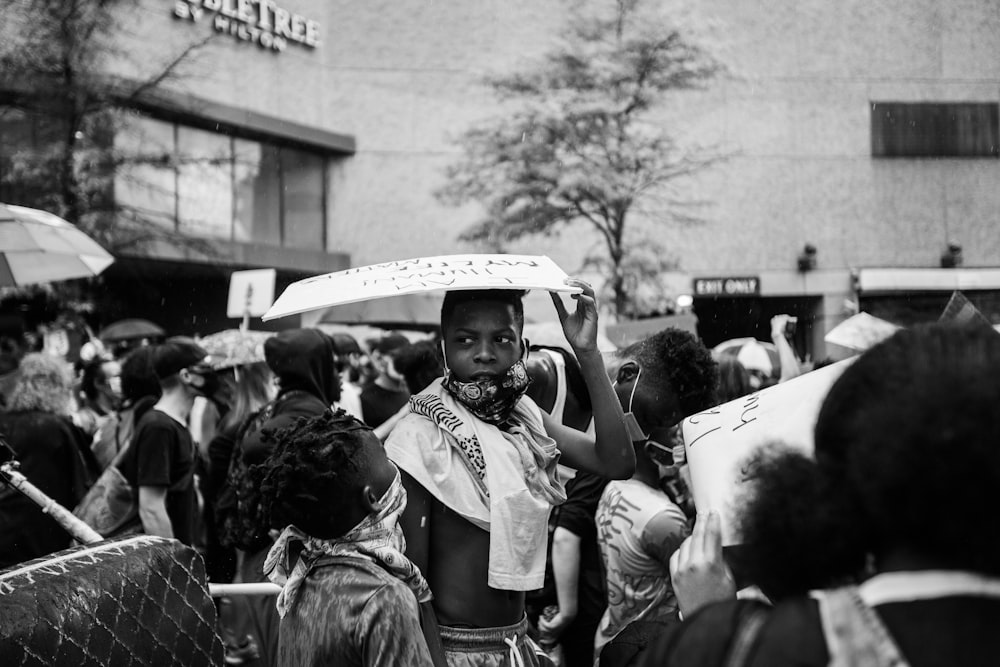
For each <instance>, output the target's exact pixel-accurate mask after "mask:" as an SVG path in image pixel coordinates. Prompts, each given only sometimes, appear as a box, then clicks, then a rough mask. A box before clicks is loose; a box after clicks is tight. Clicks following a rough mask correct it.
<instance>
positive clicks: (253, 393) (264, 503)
mask: <svg viewBox="0 0 1000 667" xmlns="http://www.w3.org/2000/svg"><path fill="white" fill-rule="evenodd" d="M574 284H575V285H577V286H579V287H580V288H581V290H582V291H581V293H580V294H579V295H575V296H574V299H575V305H574V307H571V308H567V306H566V305H565V304H564V302H563V301H562V299H561V298H560V297H558V296H557V295H553V305H554V308H555V310H556V312H557V314H558V315H559V318H560V321H561V322H562V325H563V331H564V333H565V337H566V341H567V342H568V346H566V347H551V348H545V347H538V346H534V347H531V348H530V349H529V346H528V344H527V342H526V341H525V340H524V338H523V336H522V333H523V325H524V321H523V307H522V305H521V297H522V294H521V293H519V292H513V291H504V290H481V291H474V290H473V291H464V292H454V293H449V294H448V295H447V296H446V298H445V301H444V306H443V308H442V317H441V332H440V334H439V335H437V336H434V337H433V338H428V339H427V340H422V341H417V342H411V341H410V340H408V339H407V338H405V337H403V336H401V335H399V334H395V333H389V334H387V335H385V336H383V337H381V338H378V339H374V340H369V341H360V342H359V341H358V340H356V339H354V338H353V337H351V336H350V335H348V334H345V333H337V334H333V335H330V334H326V333H323V332H321V331H319V330H317V329H293V330H288V331H283V332H281V333H278V334H276V335H274V336H272V337H270V338H268V340H267V341H266V342H265V343H264V360H263V361H260V360H256V361H253V362H249V363H246V364H240V365H235V366H226V367H220V366H219V365H218V364H215V363H213V358H212V357H211V356H210V355H209V354H208V352H207V351H206V350H205V349H204V348H203V347H202V346H201V345H200V344H199V342H198V341H197V340H196V339H191V338H184V337H174V338H169V339H167V340H165V341H163V342H161V343H158V344H155V345H148V346H141V347H137V348H135V349H133V350H131V351H128V353H127V354H124V355H121V356H118V357H117V358H116V357H113V356H111V355H109V354H107V353H104V352H99V353H97V354H95V355H94V356H93V357H92V358H90V359H88V360H87V361H86V362H82V363H80V364H79V365H78V367H77V368H76V371H77V372H76V374H75V376H74V373H73V370H74V369H72V368H70V367H68V366H67V365H66V364H64V363H63V362H61V361H60V360H58V359H56V358H55V357H52V356H49V355H47V354H44V353H38V352H33V353H29V354H26V355H23V356H20V358H19V360H18V364H17V369H16V371H13V372H12V374H11V376H10V378H11V381H10V382H8V383H6V385H5V386H6V387H7V390H6V394H5V397H4V403H5V404H4V407H3V411H2V413H0V433H2V434H3V436H4V439H5V442H6V448H7V454H8V455H9V456H10V457H14V458H16V460H17V461H18V462H19V464H20V469H21V471H22V472H23V473H24V474H25V475H26V476H27V477H28V478H29V479H30V480H31V481H32V482H33V483H34V484H36V485H37V486H38V487H39V488H40V489H41V490H42V491H44V492H45V493H47V494H48V495H49V496H51V497H52V498H54V499H55V500H56V501H57V502H59V503H60V504H62V505H64V506H66V507H68V508H73V507H74V506H76V505H77V503H79V502H80V500H81V499H82V498H83V497H84V494H85V493H86V492H87V490H88V488H89V487H90V485H91V484H93V483H94V481H95V480H96V479H97V477H98V476H99V475H100V474H101V472H102V471H103V470H105V469H106V468H107V467H108V466H116V467H117V468H118V469H119V470H120V471H121V474H122V475H123V476H124V478H125V479H126V480H127V482H128V483H129V484H130V485H131V487H132V488H133V489H134V490H135V492H136V494H137V498H138V507H139V512H138V517H137V518H136V520H135V521H133V522H132V523H131V524H130V525H128V526H123V527H122V529H121V530H120V531H118V532H117V534H126V533H129V532H144V533H146V534H152V535H159V536H163V537H172V538H175V539H178V540H180V541H182V542H184V543H186V544H188V545H191V546H193V547H195V548H197V549H199V550H200V551H201V552H202V553H203V555H204V558H205V561H206V570H207V573H208V576H209V579H210V580H211V581H213V582H217V583H230V582H234V581H239V582H263V581H273V582H275V583H278V584H279V585H280V586H281V592H280V593H279V594H278V596H277V597H276V598H275V597H274V596H255V597H251V598H247V599H243V600H235V599H226V600H221V601H220V602H219V605H218V609H219V610H220V619H221V620H220V624H219V631H220V633H222V635H223V638H224V639H225V641H226V646H227V663H228V664H241V663H242V664H248V665H266V666H271V665H283V666H289V667H290V666H293V665H294V666H299V665H327V664H337V665H404V664H405V665H436V666H438V667H441V666H443V665H452V666H459V665H484V666H491V667H492V666H499V665H509V666H510V667H515V666H520V665H550V664H552V665H567V666H569V667H575V666H583V665H587V666H591V665H595V664H599V665H601V666H602V667H615V666H619V665H622V666H624V665H649V666H652V665H706V666H707V665H748V666H756V665H762V666H763V665H792V664H794V665H827V664H829V665H855V664H864V665H873V666H875V665H890V664H896V665H902V664H910V665H915V666H921V665H951V664H963V665H986V664H994V663H995V662H996V658H995V657H994V656H997V655H1000V639H998V638H997V635H996V633H994V632H992V631H991V630H992V628H993V627H995V625H996V623H997V621H1000V566H998V565H997V564H998V563H1000V528H998V524H997V522H995V521H993V520H992V516H991V506H990V505H989V503H988V502H987V499H988V498H989V495H988V494H989V492H990V490H991V489H992V488H994V487H996V486H997V483H998V482H1000V439H998V438H1000V421H998V420H1000V417H998V416H997V415H998V413H997V411H996V410H995V406H996V404H997V402H998V399H1000V381H998V380H997V378H998V377H1000V335H998V334H997V333H996V332H995V331H993V330H992V329H991V328H989V327H976V326H958V325H954V324H952V325H949V324H946V323H941V324H933V325H924V326H917V327H913V328H911V329H907V330H901V331H900V332H898V333H896V334H895V335H893V336H892V337H891V338H889V339H887V340H885V341H883V342H881V343H879V344H878V345H876V346H875V347H873V348H872V349H870V350H868V351H867V352H865V353H863V354H862V355H861V356H860V358H858V359H857V360H856V361H855V362H854V363H853V364H851V365H850V366H849V367H848V368H847V369H846V370H845V371H844V372H843V374H842V375H841V376H840V378H839V379H838V380H837V381H836V382H835V384H834V386H833V388H832V389H831V390H830V391H829V393H828V395H827V396H826V398H825V399H824V402H823V405H822V408H821V411H820V414H819V417H818V419H817V422H816V425H815V431H814V436H815V438H814V439H815V454H814V455H813V456H811V457H810V456H807V455H805V454H802V453H795V452H792V451H791V450H789V449H788V448H785V447H783V446H782V443H778V442H776V443H773V444H772V445H770V446H768V447H766V448H764V449H762V450H760V451H759V452H757V453H756V454H755V455H754V457H755V458H754V460H753V462H752V463H753V465H752V466H751V469H752V470H753V471H754V472H753V485H752V489H753V492H752V494H750V495H749V496H748V497H746V498H745V499H744V502H743V504H742V505H741V506H740V507H739V508H737V512H736V515H737V524H738V528H739V533H740V536H741V542H740V544H739V545H738V546H736V547H734V548H732V549H726V550H724V549H723V544H722V529H721V526H720V516H719V514H717V513H715V512H707V511H701V510H700V508H698V507H697V506H696V505H695V503H694V501H693V497H692V493H691V489H690V488H689V486H688V480H689V479H690V478H689V476H688V475H687V474H686V472H687V471H686V469H685V465H686V461H685V449H684V443H683V438H682V436H681V432H680V427H679V424H680V422H681V421H682V420H683V419H684V418H685V417H687V416H690V415H692V414H695V413H698V412H701V411H703V410H705V409H708V408H711V407H713V406H715V405H718V404H720V403H722V402H725V401H729V400H733V399H736V398H739V397H741V396H744V395H747V394H749V393H752V392H754V391H760V390H761V389H765V388H766V387H767V386H769V385H770V384H774V383H777V382H782V381H787V380H791V379H793V378H794V377H795V376H797V375H799V374H800V373H803V372H805V371H806V370H807V369H806V368H805V367H804V366H803V365H802V364H800V363H799V361H798V359H797V358H796V356H795V352H794V350H793V348H792V346H791V345H790V344H789V341H788V338H787V333H788V328H787V326H788V325H787V318H784V317H777V318H775V319H774V320H772V322H771V324H772V341H773V343H774V349H775V350H776V355H777V357H778V359H779V362H780V363H779V364H777V365H775V364H770V363H764V362H763V361H762V357H761V356H760V355H761V354H762V353H761V351H760V350H759V349H754V348H753V346H752V345H751V346H750V348H748V350H747V351H746V352H745V353H743V354H741V355H735V354H733V355H721V356H720V355H718V354H715V355H713V354H712V352H711V351H710V350H708V349H707V348H706V347H705V346H704V345H703V344H702V343H701V341H700V340H699V339H698V338H697V337H696V336H694V335H693V334H691V333H688V332H684V331H680V330H677V329H667V330H664V331H661V332H659V333H656V334H654V335H651V336H649V337H648V338H646V339H644V340H641V341H639V342H636V343H634V344H632V345H629V346H627V347H625V348H623V349H621V350H618V351H617V352H615V353H614V354H613V355H612V356H611V357H602V355H601V354H600V352H599V351H598V350H597V346H596V340H597V338H596V333H597V304H596V298H595V296H594V293H593V290H592V289H591V288H590V287H589V286H588V285H586V284H585V283H583V282H575V283H574ZM366 348H367V350H366ZM741 357H742V358H741ZM199 403H200V404H202V405H205V404H208V405H211V408H212V409H211V410H208V411H204V410H202V412H201V413H199V414H209V415H212V418H211V421H212V422H213V423H211V424H210V425H209V426H208V427H204V425H199V424H194V423H193V422H194V421H197V420H196V419H192V414H193V411H194V410H195V406H196V404H199ZM196 438H200V439H201V440H207V441H198V440H196ZM0 523H2V525H3V528H4V529H3V531H2V534H0V567H9V566H11V565H14V564H17V563H20V562H23V561H26V560H30V559H32V558H36V557H41V556H45V555H47V554H50V553H53V552H55V551H58V550H60V549H63V548H66V547H68V546H70V537H69V535H68V534H66V533H64V532H63V531H62V530H61V528H60V527H59V526H58V524H56V523H55V522H54V521H53V520H52V519H51V518H49V517H48V516H46V515H45V514H43V513H42V512H41V510H40V509H39V508H38V507H36V506H33V505H32V503H31V502H30V501H28V500H26V499H25V498H22V497H21V496H19V495H18V494H17V493H16V492H13V491H10V490H5V489H0Z"/></svg>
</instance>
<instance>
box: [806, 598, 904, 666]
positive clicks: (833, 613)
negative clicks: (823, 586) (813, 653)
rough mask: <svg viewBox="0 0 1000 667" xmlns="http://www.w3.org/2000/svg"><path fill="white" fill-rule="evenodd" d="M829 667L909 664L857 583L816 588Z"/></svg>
mask: <svg viewBox="0 0 1000 667" xmlns="http://www.w3.org/2000/svg"><path fill="white" fill-rule="evenodd" d="M813 597H814V598H815V599H816V600H817V602H818V603H819V611H820V619H821V622H822V625H823V635H824V637H825V639H826V647H827V652H828V653H829V655H830V663H829V664H830V667H908V664H909V663H907V662H906V659H905V658H903V655H902V653H901V652H900V650H899V647H898V646H897V645H896V642H895V641H894V640H893V639H892V635H890V634H889V629H888V628H886V627H885V624H884V623H883V622H882V619H880V618H879V616H878V614H876V613H875V611H874V610H873V609H872V608H871V607H869V606H868V605H867V604H865V602H864V601H863V600H862V599H861V595H860V594H859V593H858V589H857V587H856V586H846V587H844V588H837V589H833V590H823V591H815V592H814V593H813Z"/></svg>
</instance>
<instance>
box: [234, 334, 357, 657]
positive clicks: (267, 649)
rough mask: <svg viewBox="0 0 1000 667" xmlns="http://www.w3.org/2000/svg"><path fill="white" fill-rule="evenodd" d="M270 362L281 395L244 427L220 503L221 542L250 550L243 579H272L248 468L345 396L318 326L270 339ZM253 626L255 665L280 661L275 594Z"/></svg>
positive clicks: (255, 614)
mask: <svg viewBox="0 0 1000 667" xmlns="http://www.w3.org/2000/svg"><path fill="white" fill-rule="evenodd" d="M264 360H265V362H266V363H267V366H268V368H270V369H271V372H272V373H274V375H275V376H276V377H277V379H278V395H277V397H276V398H275V399H274V400H273V401H271V402H270V403H268V404H267V405H265V406H264V407H263V408H261V409H260V410H258V411H257V412H255V413H253V414H252V415H251V416H250V417H249V418H247V419H246V421H245V422H244V424H243V425H242V427H241V428H240V431H239V435H238V437H237V441H238V442H239V446H238V447H236V448H235V449H234V451H233V458H232V460H231V462H230V466H229V478H228V480H227V487H228V488H227V489H224V490H223V491H222V492H221V493H220V497H219V501H218V503H217V505H216V522H217V525H219V526H221V527H222V535H221V541H222V542H223V544H224V545H226V546H228V545H231V546H235V547H237V548H239V549H241V550H243V551H244V557H243V559H242V564H241V566H240V572H239V577H240V580H241V581H243V582H261V581H268V579H267V577H265V576H264V572H263V565H264V559H265V557H266V556H267V552H268V550H269V549H270V548H271V544H272V543H273V539H272V537H271V536H270V535H269V534H267V533H266V532H262V531H261V530H260V528H259V526H260V525H261V524H260V522H259V521H258V520H257V514H258V512H259V507H260V498H259V496H258V490H257V489H256V488H254V485H253V484H252V483H250V482H249V481H248V478H247V474H246V471H247V468H249V467H250V466H252V465H256V464H260V463H263V462H264V461H266V460H267V458H268V456H269V455H270V454H271V451H272V450H273V449H274V439H273V438H267V437H265V435H264V432H265V431H267V432H269V433H276V432H277V431H279V430H281V429H283V428H286V427H288V426H291V425H292V424H294V423H295V421H296V420H297V419H298V418H300V417H317V416H319V415H322V414H326V413H328V412H331V409H330V406H331V405H333V404H334V403H335V402H336V401H337V400H339V399H340V376H339V375H338V374H337V371H336V369H335V368H334V363H333V360H334V346H333V340H332V339H331V338H330V337H329V336H327V335H326V334H325V333H323V332H322V331H319V330H318V329H290V330H288V331H283V332H281V333H279V334H278V335H276V336H273V337H271V338H269V339H267V341H265V342H264ZM248 603H249V604H248V606H249V612H248V613H249V616H250V625H251V628H252V633H253V635H254V636H255V638H256V643H257V645H258V647H259V651H260V659H259V661H258V662H256V663H255V664H257V665H261V667H267V666H270V665H274V664H276V661H277V649H278V622H279V617H278V613H277V610H276V608H275V606H274V599H273V598H272V597H270V596H266V595H265V596H254V597H250V598H249V600H248Z"/></svg>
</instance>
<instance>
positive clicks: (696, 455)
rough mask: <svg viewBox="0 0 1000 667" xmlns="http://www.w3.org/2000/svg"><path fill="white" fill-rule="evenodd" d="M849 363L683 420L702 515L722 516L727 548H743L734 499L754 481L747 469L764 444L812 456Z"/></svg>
mask: <svg viewBox="0 0 1000 667" xmlns="http://www.w3.org/2000/svg"><path fill="white" fill-rule="evenodd" d="M854 359H855V357H852V358H851V359H845V360H844V361H839V362H837V363H835V364H831V365H829V366H826V367H824V368H821V369H819V370H816V371H812V372H811V373H806V374H805V375H800V376H798V377H796V378H793V379H791V380H788V381H787V382H782V383H780V384H776V385H774V386H771V387H768V388H767V389H763V390H761V391H758V392H755V393H753V394H750V395H748V396H744V397H742V398H738V399H736V400H735V401H730V402H729V403H723V404H722V405H719V406H716V407H714V408H712V409H710V410H705V411H704V412H699V413H698V414H696V415H691V416H690V417H688V418H687V419H685V420H684V421H683V422H682V424H683V425H682V430H683V432H684V446H685V450H686V452H687V461H688V465H689V471H690V474H691V487H692V488H691V491H692V493H693V494H694V501H695V505H697V507H698V512H699V513H703V512H707V511H709V510H715V511H717V512H719V514H720V516H721V517H722V539H723V544H725V545H729V544H738V543H739V536H738V535H737V534H736V531H735V530H734V527H733V526H734V523H733V513H734V510H735V509H737V508H736V507H735V503H734V501H737V500H738V499H739V497H740V496H741V495H742V494H743V492H744V491H745V490H746V485H747V484H748V483H749V481H748V479H747V478H746V473H745V471H744V470H743V467H744V465H745V463H746V461H747V457H748V456H749V455H750V454H752V453H753V452H754V451H755V450H757V449H759V448H760V447H761V446H762V445H766V444H769V443H772V442H781V443H784V444H785V445H788V446H790V447H792V448H794V449H797V450H799V451H802V452H805V453H808V454H810V455H811V454H812V451H813V427H814V426H815V425H816V417H817V416H818V415H819V409H820V406H821V405H822V403H823V399H824V398H825V397H826V394H827V392H828V391H829V390H830V387H831V386H833V383H834V382H835V381H836V380H837V378H839V377H840V375H841V374H842V373H843V372H844V369H846V368H847V367H848V366H849V365H850V364H851V363H852V362H853V361H854Z"/></svg>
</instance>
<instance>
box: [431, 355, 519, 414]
mask: <svg viewBox="0 0 1000 667" xmlns="http://www.w3.org/2000/svg"><path fill="white" fill-rule="evenodd" d="M441 384H442V386H443V387H444V388H445V389H447V390H448V391H449V392H450V393H451V395H452V396H454V397H455V398H456V399H457V400H458V402H459V403H461V404H462V405H464V406H465V407H466V408H468V409H469V412H471V413H472V414H474V415H475V416H477V417H479V418H480V419H482V420H483V421H484V422H486V423H488V424H493V425H494V426H497V425H499V424H501V423H503V422H504V421H505V420H506V419H507V418H508V417H510V415H511V413H513V412H514V406H515V405H517V402H518V401H519V400H521V397H522V396H524V392H526V391H528V385H529V384H531V378H530V377H528V368H527V366H526V365H525V363H524V359H523V358H522V359H518V360H517V362H515V363H514V365H513V366H511V367H510V368H508V369H507V372H506V373H504V374H503V375H502V376H501V377H499V378H485V379H483V380H476V381H475V382H462V381H461V380H456V379H455V376H454V375H452V372H451V369H449V368H445V373H444V380H443V381H442V382H441Z"/></svg>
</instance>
